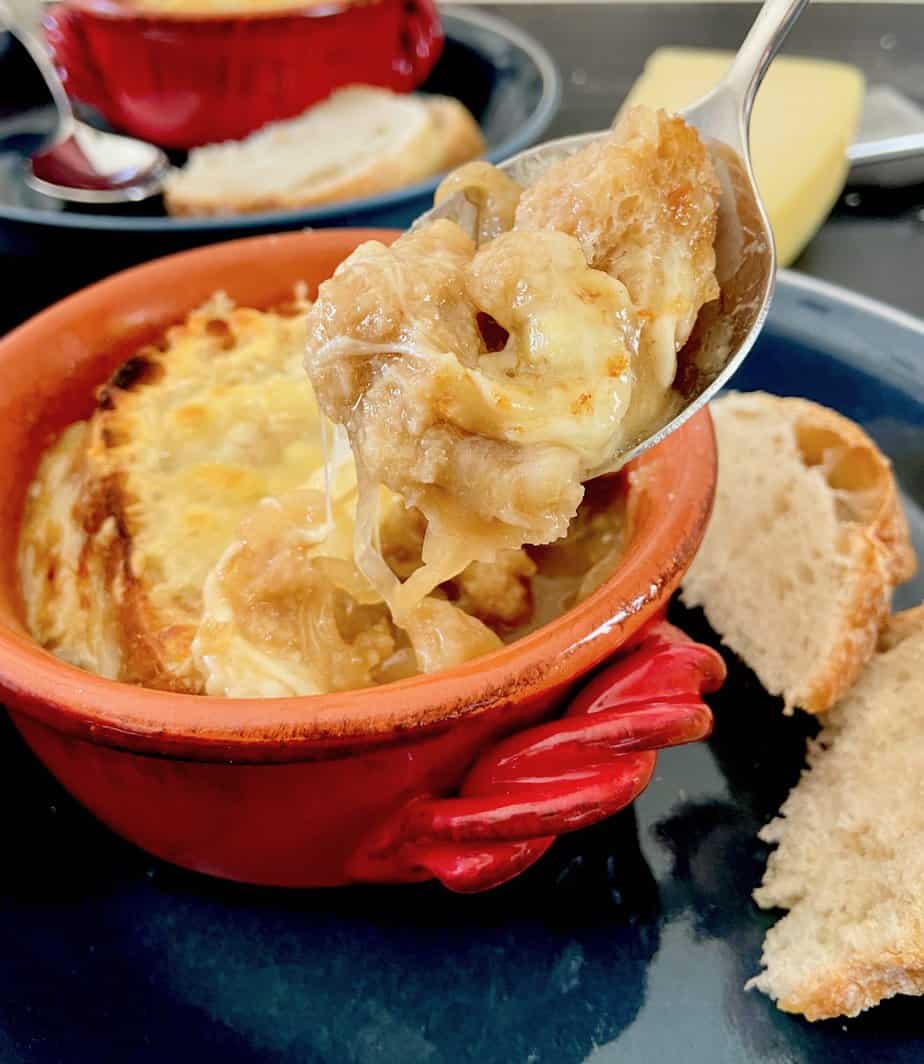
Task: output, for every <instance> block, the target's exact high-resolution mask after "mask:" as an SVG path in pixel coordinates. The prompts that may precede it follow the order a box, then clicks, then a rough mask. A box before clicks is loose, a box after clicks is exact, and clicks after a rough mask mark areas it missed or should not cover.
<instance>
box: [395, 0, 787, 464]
mask: <svg viewBox="0 0 924 1064" xmlns="http://www.w3.org/2000/svg"><path fill="white" fill-rule="evenodd" d="M807 3H808V0H765V2H764V4H763V6H762V7H761V9H760V11H759V12H758V14H757V18H756V19H755V21H754V24H753V25H752V26H751V29H750V31H749V32H748V35H747V37H745V39H744V42H743V44H742V45H741V47H740V49H739V50H738V54H737V56H736V57H735V59H734V61H733V63H732V65H731V67H730V69H729V71H728V73H727V74H726V75H725V77H724V78H722V80H721V81H720V82H719V83H718V84H717V85H716V86H715V88H714V89H712V91H711V92H710V93H708V95H707V96H705V97H704V98H703V99H702V100H700V101H699V102H698V103H696V104H694V105H693V106H692V107H688V108H687V109H686V110H685V111H684V112H683V117H684V118H685V119H686V121H687V122H689V124H690V125H692V126H694V127H695V128H696V129H697V130H698V131H699V133H700V135H701V136H702V137H703V139H704V141H705V142H706V144H707V146H708V148H709V152H710V155H711V156H712V161H713V164H714V166H715V169H716V173H717V175H718V178H719V182H720V184H721V198H720V201H719V218H718V232H717V235H716V244H715V250H716V279H717V280H718V283H719V289H720V294H719V298H718V299H716V300H715V301H713V302H712V303H708V304H706V306H704V307H703V309H702V310H701V311H700V313H699V317H698V319H697V321H696V325H695V326H694V328H693V332H692V334H691V336H690V338H689V340H688V341H687V343H686V344H685V345H684V347H683V348H682V349H681V350H680V351H679V352H678V354H677V376H676V378H675V380H674V389H675V391H677V392H678V393H679V395H680V399H681V405H680V409H679V410H678V409H677V407H676V405H675V406H674V408H673V410H672V411H671V413H670V414H669V415H666V416H665V417H664V418H663V419H662V420H661V422H660V423H655V424H654V425H653V426H651V428H650V429H649V431H648V433H647V435H646V436H645V437H644V438H641V439H636V440H633V441H629V443H628V446H626V447H625V448H623V449H621V450H620V452H619V453H618V454H617V455H616V456H615V457H614V458H613V459H612V461H608V462H607V463H606V464H605V465H603V466H601V467H600V468H599V469H596V470H594V471H593V473H592V474H591V476H602V475H603V474H605V473H609V472H614V471H615V470H617V469H619V468H620V467H621V466H623V465H624V464H625V463H626V462H628V461H630V460H631V459H633V458H635V457H636V456H637V455H639V454H641V453H642V452H643V451H647V450H648V448H649V447H653V446H654V445H655V444H657V443H659V442H660V441H661V440H663V439H664V437H665V436H667V435H668V434H669V433H671V432H673V431H674V429H676V428H679V427H680V426H681V425H682V424H683V423H684V422H685V421H686V420H687V419H688V418H690V417H692V416H693V414H695V413H696V411H697V410H699V409H700V408H701V407H702V406H704V405H705V404H706V403H707V402H708V401H709V400H710V399H711V398H712V396H713V395H715V393H716V392H717V391H718V390H719V389H720V388H721V387H722V385H723V384H724V383H725V382H726V381H727V380H728V379H729V377H731V375H732V374H733V373H734V372H735V370H736V369H737V368H738V366H740V365H741V363H742V362H743V360H744V358H745V356H746V355H747V353H748V352H749V351H750V349H751V347H752V346H753V345H754V341H755V340H756V339H757V336H758V334H759V333H760V330H761V328H762V326H763V324H764V320H765V319H766V317H767V312H768V311H769V309H770V300H771V298H772V296H773V286H774V281H775V278H776V253H775V251H774V247H773V234H772V232H771V230H770V223H769V221H768V220H767V215H766V212H765V211H764V207H763V204H762V202H761V199H760V193H759V192H758V190H757V185H756V183H755V181H754V172H753V170H752V168H751V156H750V148H749V144H748V130H749V126H750V121H751V110H752V108H753V105H754V97H755V95H756V94H757V90H758V88H759V87H760V83H761V81H762V80H763V77H764V74H765V73H766V72H767V68H768V67H769V65H770V61H771V60H772V59H773V57H774V56H775V55H776V53H777V51H778V50H779V48H780V45H781V44H782V43H783V40H784V39H785V37H786V34H787V33H788V32H789V30H790V29H791V28H792V26H793V23H794V22H795V21H796V19H797V18H798V17H799V15H800V14H801V13H802V10H803V9H804V8H805V6H806V4H807ZM793 121H798V116H794V118H793ZM608 132H609V131H608V130H605V131H601V132H597V133H584V134H580V135H579V136H575V137H563V138H562V139H560V140H553V141H549V142H548V143H546V144H540V145H538V146H537V147H535V148H530V149H528V150H527V151H524V152H521V153H520V154H519V155H515V156H514V157H513V158H512V159H508V160H507V161H506V162H504V163H501V164H500V169H501V170H503V171H504V172H505V173H507V174H509V175H510V176H511V177H512V178H514V180H516V181H519V182H520V183H521V184H523V185H529V184H531V183H532V182H534V181H535V180H536V179H537V178H538V177H540V176H541V175H542V174H543V173H544V172H545V170H546V169H548V167H549V166H550V165H551V164H552V163H554V162H556V161H557V160H559V159H562V158H565V157H567V156H569V155H572V154H574V152H576V151H579V150H580V149H581V148H583V147H584V146H585V145H587V144H590V143H591V142H592V141H594V140H596V139H597V138H599V137H602V136H606V135H607V133H608ZM437 218H449V219H450V220H452V221H455V222H458V223H459V225H461V226H462V228H463V229H465V230H466V231H467V232H468V233H469V235H470V236H472V238H473V239H476V238H477V235H478V231H479V225H478V209H477V206H476V205H475V204H474V202H470V201H469V200H468V199H467V198H466V196H465V194H464V192H459V193H456V195H454V196H452V197H451V198H450V199H448V200H446V201H445V202H444V203H441V204H440V206H439V207H436V208H434V209H433V210H430V211H427V213H426V214H423V215H422V216H421V217H420V218H419V219H418V220H417V221H416V222H415V223H414V225H415V227H416V226H418V225H421V224H426V223H427V222H430V221H435V220H436V219H437Z"/></svg>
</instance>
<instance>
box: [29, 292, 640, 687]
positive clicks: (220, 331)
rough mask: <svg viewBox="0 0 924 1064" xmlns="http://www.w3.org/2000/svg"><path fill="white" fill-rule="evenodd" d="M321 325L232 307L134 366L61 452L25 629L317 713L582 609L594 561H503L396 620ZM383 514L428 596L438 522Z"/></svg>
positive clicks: (155, 682)
mask: <svg viewBox="0 0 924 1064" xmlns="http://www.w3.org/2000/svg"><path fill="white" fill-rule="evenodd" d="M305 309H306V307H305V305H304V304H302V305H301V306H300V307H296V308H295V310H296V311H297V312H296V313H294V314H292V313H290V314H289V315H283V314H277V313H264V312H258V311H255V310H251V309H248V308H235V307H233V306H232V305H231V304H230V303H229V302H228V301H227V300H225V299H223V298H221V297H216V298H215V299H213V300H212V301H211V302H210V303H209V304H208V305H207V306H205V307H203V308H201V309H200V310H198V311H195V312H194V313H193V314H191V315H190V317H189V318H188V319H187V321H186V322H185V323H183V324H182V325H181V326H177V327H175V328H173V329H171V330H170V331H169V332H168V334H167V336H166V337H165V341H164V343H163V344H161V345H160V346H159V347H157V348H148V349H145V350H144V351H141V352H139V353H138V355H136V356H135V357H134V358H132V359H130V360H129V361H128V362H127V363H126V364H125V365H124V366H123V367H122V368H121V369H120V370H119V371H118V372H117V373H116V375H115V376H114V378H113V380H112V381H111V382H110V383H109V384H107V385H106V386H105V387H104V388H103V389H102V390H101V392H100V398H99V405H98V408H97V410H96V412H95V413H94V415H93V416H92V417H91V418H90V419H89V421H85V422H79V423H78V424H76V425H72V426H71V427H70V428H69V429H68V430H67V431H66V432H65V433H63V434H62V436H61V438H60V439H59V440H58V441H57V443H56V444H55V445H54V446H53V447H52V448H50V449H49V451H48V452H47V453H46V454H45V456H44V457H43V459H42V462H41V465H40V467H39V470H38V473H37V475H36V478H35V481H34V483H33V485H32V487H31V489H30V493H29V500H28V504H27V510H26V515H25V518H24V522H23V529H22V534H21V539H20V556H19V567H20V576H21V585H22V590H23V598H24V600H25V603H26V609H27V620H28V624H29V627H30V629H31V631H32V632H33V633H34V635H35V636H36V638H38V639H39V640H40V641H41V642H43V643H44V644H45V645H46V646H48V647H49V648H50V649H52V650H53V651H54V652H55V653H56V654H58V655H59V656H61V657H62V658H64V659H65V660H68V661H70V662H72V663H74V664H77V665H79V666H81V667H83V668H86V669H89V670H92V671H94V672H97V673H99V674H101V675H104V676H108V677H111V678H113V679H122V680H127V681H130V682H137V683H144V684H147V685H151V686H158V687H168V688H170V689H175V690H183V691H190V692H203V693H209V694H215V695H226V696H232V697H234V696H241V697H248V696H250V697H270V696H282V695H300V694H315V693H322V692H325V691H332V690H346V689H355V688H360V687H365V686H369V685H370V684H375V683H384V682H388V681H390V680H395V679H400V678H402V677H405V676H409V675H412V674H414V673H416V672H421V671H423V672H430V671H435V670H437V669H441V668H446V667H449V666H451V665H454V664H457V663H460V662H462V661H465V660H468V659H469V658H472V657H475V656H478V655H479V654H483V653H486V652H488V651H490V650H492V649H495V648H496V647H498V646H500V645H501V640H502V639H510V638H513V637H514V635H519V634H522V633H523V632H524V631H526V630H528V629H529V627H530V626H531V625H534V623H536V622H537V619H538V618H542V619H543V620H544V619H548V618H549V617H551V616H553V615H554V613H555V612H557V611H559V610H560V609H562V608H567V602H568V600H569V596H570V597H571V599H573V598H574V596H575V595H576V594H577V593H578V590H579V584H580V581H581V578H582V574H583V573H584V572H586V571H587V570H588V569H589V568H590V567H591V566H592V565H593V558H591V556H590V555H586V556H584V555H582V556H581V559H580V560H578V559H577V558H576V559H575V562H574V565H573V566H572V567H571V575H570V577H565V578H564V579H563V580H562V579H559V577H557V576H552V577H551V578H550V582H545V583H544V582H543V580H542V574H541V571H540V570H541V566H540V565H538V564H537V563H536V562H534V561H533V560H532V559H531V558H530V557H529V556H528V555H527V554H526V553H525V552H524V551H522V550H509V551H502V552H500V553H499V554H498V556H497V558H496V560H495V561H494V562H492V563H475V564H473V565H471V566H469V567H468V568H467V569H465V570H464V571H462V572H460V573H458V574H457V575H454V577H453V578H452V579H449V580H447V581H445V582H443V583H442V584H441V586H440V587H438V588H435V589H434V590H433V592H432V593H431V594H428V595H426V596H424V597H423V598H422V599H421V601H420V602H418V603H417V604H416V605H415V608H414V609H413V610H411V611H410V612H409V613H408V615H407V616H406V617H405V618H404V619H403V622H402V624H401V625H400V626H399V625H398V624H396V623H395V620H394V618H393V617H392V615H391V612H390V611H389V609H388V607H387V606H386V604H385V603H384V602H383V601H382V598H381V596H380V595H379V594H378V593H377V591H376V590H375V589H374V587H373V586H372V584H371V583H370V581H369V580H368V578H367V577H366V576H365V575H364V574H363V573H362V572H361V571H360V569H359V568H358V567H357V565H356V563H355V561H354V537H355V530H356V515H357V500H358V494H359V492H358V485H357V475H356V466H355V463H354V460H353V456H352V453H351V450H350V446H349V442H348V440H347V438H346V434H345V433H344V432H343V431H342V430H340V429H334V428H333V427H332V426H330V425H329V423H327V422H326V421H325V420H324V419H323V417H322V416H321V414H320V411H319V408H318V406H317V404H316V402H315V400H314V396H313V393H312V390H311V386H310V383H309V381H308V379H307V377H306V376H305V373H304V370H303V368H302V365H301V357H302V350H303V344H304V336H305V320H304V313H305ZM325 456H326V459H327V460H326V462H325ZM374 503H375V505H374V509H375V513H376V516H375V521H374V525H373V528H372V531H371V533H370V535H371V537H372V539H373V540H374V542H375V544H376V550H377V552H378V556H379V557H381V559H382V562H383V564H384V565H385V566H386V568H387V569H388V572H389V573H390V574H391V575H392V577H393V578H394V579H398V578H409V577H412V576H413V575H414V573H415V572H417V571H419V570H420V569H421V568H422V565H423V557H422V554H423V547H424V543H425V539H426V535H427V524H426V520H425V519H424V517H423V515H422V514H421V513H420V511H418V510H416V509H413V508H408V507H407V506H406V505H405V504H404V501H403V500H401V499H400V498H399V497H398V496H397V495H395V494H394V493H393V492H391V491H389V490H388V489H386V488H384V487H380V488H379V489H378V490H377V492H376V497H375V500H374ZM605 509H606V511H607V514H608V515H609V518H610V519H611V523H612V522H615V525H614V527H615V528H617V529H618V528H619V527H621V522H620V521H619V519H618V508H617V507H616V504H615V502H613V501H610V502H608V503H607V506H606V507H605ZM583 521H584V518H583V517H582V518H581V519H579V521H578V522H577V523H576V524H575V535H576V537H577V539H576V540H575V543H578V542H582V541H583V540H582V535H581V533H580V527H582V522H583ZM570 541H571V537H570V536H569V537H567V539H566V540H564V541H562V542H563V543H568V542H570ZM601 542H602V540H601ZM546 561H547V560H544V561H543V563H542V564H543V565H545V564H546ZM613 562H614V563H615V558H614V559H613ZM548 564H549V565H551V566H552V568H554V565H552V562H551V561H549V562H548ZM534 588H538V589H539V591H540V596H539V597H538V598H537V596H536V595H535V594H534ZM546 589H548V591H549V595H548V598H549V604H545V599H544V598H542V596H543V595H545V592H546ZM139 648H141V650H142V651H143V653H141V652H140V651H139Z"/></svg>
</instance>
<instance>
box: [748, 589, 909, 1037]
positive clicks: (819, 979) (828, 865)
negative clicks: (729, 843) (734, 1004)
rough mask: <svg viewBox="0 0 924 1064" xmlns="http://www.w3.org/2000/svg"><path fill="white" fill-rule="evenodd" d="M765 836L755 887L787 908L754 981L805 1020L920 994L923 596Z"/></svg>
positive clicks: (759, 895) (844, 707) (884, 644)
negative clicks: (766, 856) (760, 877)
mask: <svg viewBox="0 0 924 1064" xmlns="http://www.w3.org/2000/svg"><path fill="white" fill-rule="evenodd" d="M761 838H762V839H764V840H765V841H766V842H770V843H775V844H777V848H776V850H775V851H774V852H773V853H772V854H771V855H770V860H769V862H768V865H767V872H766V875H765V877H764V881H763V884H762V885H761V887H760V888H759V889H758V890H757V891H756V892H755V895H754V897H755V899H756V900H757V903H758V904H759V905H760V906H761V907H763V908H773V907H779V908H783V909H788V910H789V912H788V913H787V914H786V915H785V916H784V917H783V918H782V919H781V920H780V921H779V923H777V924H776V926H775V927H773V928H772V929H771V930H770V931H769V932H768V934H767V937H766V939H765V941H764V949H763V957H762V963H763V971H762V972H761V974H760V975H758V976H757V977H756V978H754V979H752V980H751V982H750V983H749V984H748V985H749V986H754V987H756V988H758V989H759V990H762V991H763V992H764V993H765V994H768V995H769V996H770V997H772V998H773V999H774V1000H775V1001H776V1003H777V1004H778V1005H779V1007H780V1008H781V1009H783V1010H784V1011H786V1012H797V1013H802V1014H804V1015H805V1016H806V1017H807V1018H808V1019H809V1020H821V1019H830V1018H832V1017H835V1016H856V1015H857V1014H858V1013H860V1012H862V1011H863V1010H864V1009H868V1008H871V1007H872V1006H873V1005H876V1004H877V1003H878V1002H880V1001H882V1000H884V999H885V998H889V997H892V996H894V995H895V994H921V993H924V889H922V888H924V606H919V607H917V608H916V609H914V610H908V611H906V612H905V613H901V614H898V615H896V617H894V618H893V619H892V620H891V621H889V622H888V623H887V624H886V626H885V627H884V629H883V633H882V636H881V638H880V640H879V647H878V650H877V652H876V653H875V655H874V657H873V658H872V660H871V662H870V663H869V665H868V666H867V668H866V670H865V671H864V672H863V674H862V676H861V677H860V679H859V681H858V682H857V684H856V686H855V687H854V688H853V689H852V690H851V691H850V692H849V694H847V695H846V696H845V697H844V698H843V699H842V700H841V701H840V702H839V703H838V704H837V705H836V706H835V707H834V708H833V709H832V710H831V712H830V713H829V714H828V715H827V716H826V717H825V727H824V729H823V730H822V732H821V734H820V735H819V736H818V738H817V739H816V740H814V741H813V742H811V743H810V744H809V748H808V767H807V768H806V770H805V772H804V773H803V775H802V778H801V780H800V781H799V783H798V785H797V786H796V787H795V789H794V790H793V791H792V792H791V793H790V795H789V797H788V798H787V799H786V802H785V803H784V805H783V807H782V809H781V810H780V814H779V816H778V817H777V818H776V819H775V820H773V821H771V823H769V824H768V825H767V826H766V827H765V828H764V829H763V831H762V832H761Z"/></svg>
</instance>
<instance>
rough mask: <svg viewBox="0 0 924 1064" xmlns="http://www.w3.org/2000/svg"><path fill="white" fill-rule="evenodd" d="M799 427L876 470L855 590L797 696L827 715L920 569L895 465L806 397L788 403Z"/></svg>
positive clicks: (857, 550)
mask: <svg viewBox="0 0 924 1064" xmlns="http://www.w3.org/2000/svg"><path fill="white" fill-rule="evenodd" d="M785 402H786V404H787V405H789V406H791V408H792V410H793V411H794V413H795V421H796V424H797V425H799V424H800V423H801V424H803V425H804V424H808V425H810V426H811V427H812V428H813V429H815V430H818V429H821V430H824V431H828V432H831V433H833V434H835V435H836V436H837V437H839V438H840V439H841V441H842V444H843V447H844V448H845V449H846V450H848V451H850V450H853V449H856V450H858V451H859V452H861V453H862V454H863V455H864V456H865V458H866V460H868V461H869V462H871V463H872V464H873V466H874V468H875V470H876V474H877V476H876V481H877V483H876V487H875V489H874V490H875V504H874V506H873V512H872V515H871V516H870V517H869V518H868V519H867V522H866V524H865V525H863V526H860V527H858V528H857V529H856V530H855V537H854V543H853V544H852V552H853V562H852V564H851V566H850V574H851V579H850V588H849V591H848V593H847V594H846V596H845V603H844V607H843V610H842V615H841V623H840V625H839V633H838V636H837V638H836V639H835V640H834V642H833V644H832V649H831V653H830V655H829V657H828V658H827V660H825V661H823V662H821V663H820V665H819V668H818V670H817V672H816V673H815V674H814V675H813V676H812V677H810V678H809V679H808V681H807V682H806V684H805V687H804V688H803V689H802V691H801V692H799V693H798V695H797V697H796V701H797V704H799V705H800V706H802V708H804V709H806V710H808V711H809V712H810V713H824V712H825V711H826V710H828V709H830V707H831V706H832V705H833V704H834V703H835V702H836V701H837V700H838V698H840V696H841V695H842V694H843V693H844V692H845V691H847V690H849V688H850V687H852V686H853V684H854V682H855V681H856V679H857V677H858V676H859V675H860V672H861V671H862V669H863V667H864V665H865V664H866V662H867V661H869V659H870V657H871V656H872V654H873V652H874V651H875V649H876V642H877V639H878V636H879V630H880V628H881V627H882V625H883V624H884V623H885V621H886V620H887V618H888V617H889V613H890V606H891V600H892V590H893V588H894V587H895V586H896V585H898V584H900V583H903V582H904V581H905V580H908V579H910V578H911V577H912V576H913V575H914V574H915V572H916V570H917V559H916V557H915V553H914V548H913V547H912V545H911V534H910V531H909V528H908V521H907V518H906V517H905V513H904V510H903V509H902V505H901V499H900V497H899V493H898V485H897V484H896V482H895V477H894V476H893V474H892V463H891V462H890V461H889V459H888V458H887V457H886V456H885V455H884V454H883V453H882V452H881V451H880V450H879V448H878V447H877V446H876V444H875V443H874V442H873V440H872V439H871V438H870V437H869V436H868V435H867V434H866V433H865V432H864V431H863V430H862V429H861V428H860V426H859V425H857V424H856V423H855V422H853V421H851V420H850V419H849V418H846V417H844V416H842V415H841V414H838V413H837V412H836V411H834V410H829V409H828V408H826V407H823V406H820V405H819V404H818V403H813V402H810V401H809V400H807V399H786V400H785Z"/></svg>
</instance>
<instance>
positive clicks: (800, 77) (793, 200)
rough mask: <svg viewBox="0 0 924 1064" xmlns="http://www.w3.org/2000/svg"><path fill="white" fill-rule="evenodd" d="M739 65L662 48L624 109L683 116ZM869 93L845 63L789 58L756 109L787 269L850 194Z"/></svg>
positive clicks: (759, 154)
mask: <svg viewBox="0 0 924 1064" xmlns="http://www.w3.org/2000/svg"><path fill="white" fill-rule="evenodd" d="M731 58H732V53H731V52H710V51H700V50H698V49H690V48H659V49H658V50H657V51H656V52H654V53H653V54H652V55H651V56H650V57H649V59H648V62H647V63H646V64H645V69H644V70H643V71H642V74H641V77H639V79H638V81H637V82H636V83H635V85H634V86H633V87H632V90H631V91H630V93H629V95H628V96H627V97H626V100H625V102H624V104H623V108H625V107H627V106H630V105H632V104H636V103H644V104H648V105H649V106H651V107H664V108H667V109H668V110H671V111H682V110H683V108H684V107H686V106H687V105H688V104H691V103H694V102H695V101H696V100H698V99H700V97H702V96H704V95H705V94H706V92H707V91H708V90H709V89H710V88H711V87H712V86H713V85H714V84H715V83H716V81H718V79H719V78H720V77H721V76H722V74H724V73H725V70H726V69H727V68H728V65H729V63H730V62H731ZM863 93H864V83H863V75H862V74H861V73H860V71H859V70H857V69H856V68H855V67H852V66H848V65H847V64H845V63H831V62H827V61H825V60H820V59H800V58H795V57H789V56H782V57H778V58H777V59H775V60H774V62H773V65H772V66H771V67H770V70H769V71H768V72H767V76H766V78H765V79H764V83H763V85H762V86H761V88H760V91H759V93H758V95H757V100H756V101H755V104H754V116H753V119H752V122H751V152H752V156H753V160H754V173H755V175H756V177H757V184H758V186H759V187H760V191H761V195H762V196H763V199H764V203H765V205H766V208H767V213H768V214H769V216H770V221H771V224H772V225H773V233H774V236H775V238H776V246H777V253H778V255H779V262H780V265H781V266H785V265H787V264H788V263H790V262H792V261H793V259H795V257H796V256H797V255H798V254H799V252H800V251H801V250H802V249H803V248H804V247H805V245H806V244H807V243H808V242H809V240H810V239H811V238H812V235H813V234H814V233H815V231H816V230H817V229H818V227H819V226H820V225H821V223H822V222H823V221H824V220H825V218H826V217H827V215H828V212H829V211H830V210H831V208H832V206H833V205H834V203H835V201H836V200H837V197H838V196H839V195H840V192H841V189H842V188H843V187H844V180H845V178H846V176H847V148H848V146H849V145H850V144H851V142H852V141H853V138H854V134H855V132H856V128H857V124H858V122H859V120H860V113H861V111H862V108H863Z"/></svg>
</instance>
